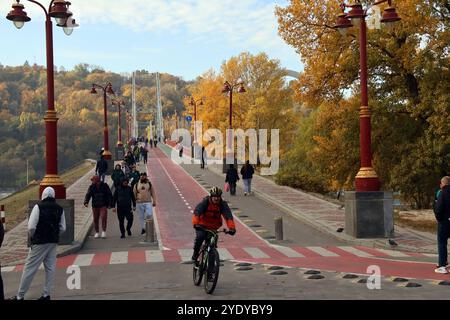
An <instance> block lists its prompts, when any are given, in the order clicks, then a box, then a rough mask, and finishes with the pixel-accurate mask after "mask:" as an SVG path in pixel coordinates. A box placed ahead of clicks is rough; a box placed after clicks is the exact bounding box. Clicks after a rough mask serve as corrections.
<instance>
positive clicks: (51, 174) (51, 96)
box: [39, 15, 66, 199]
mask: <svg viewBox="0 0 450 320" xmlns="http://www.w3.org/2000/svg"><path fill="white" fill-rule="evenodd" d="M45 34H46V50H47V109H48V110H47V113H46V115H45V117H44V120H45V137H46V156H45V165H46V174H45V177H44V179H43V180H42V181H41V183H40V186H39V199H40V198H41V195H42V192H43V191H44V189H45V188H47V187H52V188H53V189H54V190H55V196H56V199H65V198H66V188H65V186H64V183H63V181H62V180H61V178H60V177H59V175H58V129H57V123H58V117H57V116H56V111H55V89H54V67H53V66H54V62H53V29H52V21H51V19H50V16H48V15H47V17H46V21H45Z"/></svg>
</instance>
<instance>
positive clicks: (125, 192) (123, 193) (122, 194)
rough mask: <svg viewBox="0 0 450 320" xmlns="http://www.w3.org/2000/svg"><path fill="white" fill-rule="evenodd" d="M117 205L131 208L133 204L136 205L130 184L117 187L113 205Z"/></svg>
mask: <svg viewBox="0 0 450 320" xmlns="http://www.w3.org/2000/svg"><path fill="white" fill-rule="evenodd" d="M116 205H117V207H118V208H122V209H131V205H133V207H136V198H135V197H134V192H133V189H132V188H131V187H129V186H126V187H123V186H120V187H118V188H116V190H115V191H114V196H113V207H115V206H116Z"/></svg>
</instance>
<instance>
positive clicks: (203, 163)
mask: <svg viewBox="0 0 450 320" xmlns="http://www.w3.org/2000/svg"><path fill="white" fill-rule="evenodd" d="M200 168H201V169H205V159H203V158H202V164H201V165H200Z"/></svg>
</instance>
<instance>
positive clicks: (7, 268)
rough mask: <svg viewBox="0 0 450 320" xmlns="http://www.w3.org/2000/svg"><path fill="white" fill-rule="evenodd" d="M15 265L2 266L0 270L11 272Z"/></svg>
mask: <svg viewBox="0 0 450 320" xmlns="http://www.w3.org/2000/svg"><path fill="white" fill-rule="evenodd" d="M15 268H16V267H15V266H13V267H2V272H12V271H13V270H14V269H15Z"/></svg>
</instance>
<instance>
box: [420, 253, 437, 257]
mask: <svg viewBox="0 0 450 320" xmlns="http://www.w3.org/2000/svg"><path fill="white" fill-rule="evenodd" d="M422 254H423V255H424V256H425V257H428V258H436V257H438V255H437V254H435V253H422Z"/></svg>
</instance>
